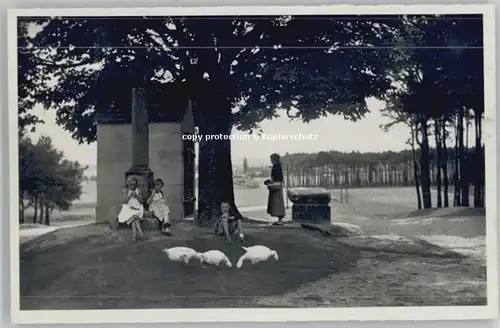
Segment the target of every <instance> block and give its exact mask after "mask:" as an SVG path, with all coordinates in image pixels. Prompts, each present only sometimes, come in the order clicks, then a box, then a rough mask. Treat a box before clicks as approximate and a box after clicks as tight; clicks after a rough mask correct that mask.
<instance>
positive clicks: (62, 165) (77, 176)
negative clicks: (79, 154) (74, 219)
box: [19, 136, 86, 210]
mask: <svg viewBox="0 0 500 328" xmlns="http://www.w3.org/2000/svg"><path fill="white" fill-rule="evenodd" d="M85 169H86V168H85V167H84V166H82V165H80V164H79V163H78V162H73V161H69V160H67V159H65V158H64V155H63V153H62V152H60V151H58V150H57V149H55V148H54V146H53V144H52V140H51V139H50V138H49V137H45V136H44V137H41V138H40V139H39V140H38V141H37V142H36V143H33V142H32V140H31V139H30V138H29V137H23V138H22V139H21V140H20V142H19V187H20V188H19V189H20V201H22V202H23V201H24V200H30V201H31V203H32V204H35V203H36V204H38V203H41V204H42V205H43V206H48V207H49V208H50V209H53V208H57V209H60V210H68V209H69V207H70V206H71V203H72V202H73V201H74V200H76V199H78V198H79V197H80V195H81V193H82V186H81V182H82V181H83V172H84V170H85Z"/></svg>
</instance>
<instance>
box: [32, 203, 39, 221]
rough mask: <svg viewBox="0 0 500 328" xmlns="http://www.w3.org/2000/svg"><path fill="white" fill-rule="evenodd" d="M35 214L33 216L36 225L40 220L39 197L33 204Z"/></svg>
mask: <svg viewBox="0 0 500 328" xmlns="http://www.w3.org/2000/svg"><path fill="white" fill-rule="evenodd" d="M33 209H34V214H33V223H36V221H37V218H38V197H35V201H34V204H33Z"/></svg>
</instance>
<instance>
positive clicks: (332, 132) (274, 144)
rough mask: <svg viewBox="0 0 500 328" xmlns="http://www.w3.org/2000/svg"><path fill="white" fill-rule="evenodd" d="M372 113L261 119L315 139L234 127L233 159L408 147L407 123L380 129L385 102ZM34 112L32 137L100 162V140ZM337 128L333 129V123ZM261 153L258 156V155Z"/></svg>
mask: <svg viewBox="0 0 500 328" xmlns="http://www.w3.org/2000/svg"><path fill="white" fill-rule="evenodd" d="M367 104H368V108H369V109H370V112H369V113H368V114H367V115H366V116H365V118H363V119H361V120H358V121H357V122H352V121H349V120H345V119H344V118H342V117H341V116H334V115H329V116H327V117H324V118H320V119H316V120H313V121H310V122H309V123H304V122H302V121H300V120H290V119H289V118H288V117H286V116H283V115H281V116H280V117H278V118H275V119H272V120H265V121H263V122H261V124H260V127H261V129H262V132H263V133H264V134H267V135H274V136H279V135H281V136H286V135H298V134H299V133H301V134H303V135H310V134H313V135H317V139H316V140H275V141H273V140H262V139H261V140H258V141H257V140H253V139H252V138H245V136H248V135H249V134H248V132H245V131H238V130H236V129H233V131H232V135H235V136H236V138H237V139H236V140H232V141H231V154H232V162H233V164H235V163H241V162H242V161H243V159H244V158H245V157H246V158H247V160H248V163H249V164H250V165H262V164H267V163H268V161H269V160H268V157H269V154H271V153H273V152H278V153H281V154H283V155H284V154H285V153H289V154H293V153H317V152H320V151H325V152H328V151H341V152H358V151H359V152H383V151H389V150H392V151H401V150H407V149H408V148H409V146H408V145H406V144H405V142H406V140H407V139H408V137H409V129H408V128H406V127H405V126H404V125H400V126H395V127H394V128H393V129H391V130H390V131H389V132H384V131H382V129H380V128H379V126H380V125H381V124H387V123H388V122H390V119H388V118H385V117H383V116H382V115H381V113H380V109H381V108H383V102H381V101H379V100H376V99H368V100H367ZM35 113H36V115H37V116H39V117H40V118H41V119H43V120H44V121H45V123H41V124H37V125H36V131H35V132H30V133H29V134H28V135H29V136H30V137H31V138H32V139H33V140H35V141H36V140H38V139H39V138H40V137H41V136H49V137H51V138H52V141H53V143H54V146H55V147H56V148H57V149H59V150H61V151H62V152H64V154H65V156H66V158H68V159H70V160H73V161H78V162H79V163H81V164H84V165H96V164H97V142H93V143H91V144H86V143H84V144H78V142H77V141H76V140H75V139H73V138H72V137H71V135H70V133H69V132H67V131H65V130H64V129H63V128H62V127H61V126H58V125H57V124H56V122H55V111H54V110H51V109H49V110H45V109H44V108H43V107H41V106H37V108H36V109H35ZM332 125H333V126H334V127H335V128H333V129H332V128H331V126H332ZM353 133H354V134H356V135H359V134H360V133H363V134H365V136H364V137H363V138H345V135H346V134H353ZM259 153H260V154H261V155H256V154H259Z"/></svg>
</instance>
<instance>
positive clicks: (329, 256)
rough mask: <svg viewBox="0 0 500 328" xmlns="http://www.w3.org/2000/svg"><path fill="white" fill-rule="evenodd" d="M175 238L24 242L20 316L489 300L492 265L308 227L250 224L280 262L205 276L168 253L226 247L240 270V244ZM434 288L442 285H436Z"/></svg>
mask: <svg viewBox="0 0 500 328" xmlns="http://www.w3.org/2000/svg"><path fill="white" fill-rule="evenodd" d="M174 231H175V235H174V236H173V237H164V236H161V235H159V234H157V233H156V232H153V233H152V234H151V235H150V236H149V239H148V240H147V241H143V242H139V243H137V244H132V243H130V231H126V230H119V231H116V230H110V229H109V228H105V227H102V226H95V225H92V226H85V227H78V228H67V229H60V230H57V231H54V232H52V233H49V234H47V235H45V236H42V237H39V238H37V239H34V240H32V241H29V242H27V243H26V244H24V245H21V252H20V254H21V266H20V268H21V271H20V282H21V309H23V310H33V309H44V310H57V309H65V310H68V309H143V308H210V307H229V308H230V307H308V306H335V307H342V306H397V305H402V304H404V305H406V306H412V305H413V306H418V305H424V304H425V305H465V304H484V303H485V288H483V287H481V286H482V285H481V283H482V282H484V280H485V267H484V266H483V265H480V264H477V263H474V264H467V262H466V261H467V259H464V258H463V257H461V256H455V255H453V254H450V255H449V256H448V257H443V256H441V257H432V256H426V257H420V256H418V255H409V254H407V253H397V252H393V253H387V252H383V251H376V250H374V251H366V250H362V249H361V248H359V247H354V246H350V245H348V244H346V243H342V242H340V241H339V240H336V239H335V238H325V237H322V236H320V235H319V234H317V233H314V232H310V231H306V230H303V229H295V228H267V227H263V226H261V225H256V224H249V225H247V240H246V242H245V243H244V245H253V244H264V245H267V246H269V247H270V248H273V249H275V250H276V251H277V252H278V254H279V256H280V260H279V262H273V261H270V262H266V263H262V264H261V265H259V266H258V267H256V268H252V267H251V266H244V267H243V269H236V268H234V267H233V268H232V269H227V268H209V269H205V270H204V269H202V268H201V267H200V265H199V264H198V263H192V264H190V265H188V266H187V267H183V266H182V265H180V264H178V263H173V262H170V261H168V259H167V258H166V257H165V255H164V254H163V253H162V252H161V249H163V248H168V247H172V246H178V245H184V246H189V247H193V248H195V249H197V250H199V251H205V250H209V249H220V250H222V251H224V252H225V253H226V254H227V255H228V256H229V258H230V260H231V261H232V262H233V264H235V262H236V261H237V259H238V257H239V256H240V255H241V254H242V250H241V248H240V246H241V245H240V244H239V243H235V244H233V245H227V244H226V243H224V242H223V240H222V239H220V238H214V236H213V234H212V232H211V231H210V230H209V229H201V228H194V227H193V226H192V225H191V224H188V223H185V222H183V223H180V224H178V225H177V226H176V227H175V229H174ZM450 277H451V278H454V279H455V280H453V279H451V278H450ZM457 277H462V278H463V279H464V281H472V282H476V285H475V286H476V289H475V290H473V291H471V289H470V286H469V285H467V286H465V285H464V286H465V287H463V288H462V289H460V288H459V287H457V286H455V285H453V284H454V283H456V281H458V280H456V279H458V278H457ZM441 278H442V279H441ZM445 278H446V279H448V280H446V279H445ZM434 281H435V282H436V283H438V285H439V283H440V284H441V285H439V286H441V287H439V288H437V287H433V288H429V287H428V286H429V285H428V283H429V282H434ZM425 286H427V287H425ZM478 286H479V287H478ZM423 288H426V289H423ZM467 288H468V289H467Z"/></svg>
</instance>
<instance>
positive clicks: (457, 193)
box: [453, 118, 461, 207]
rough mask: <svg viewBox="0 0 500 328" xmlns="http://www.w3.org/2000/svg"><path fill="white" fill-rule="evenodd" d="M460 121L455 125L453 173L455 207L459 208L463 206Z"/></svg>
mask: <svg viewBox="0 0 500 328" xmlns="http://www.w3.org/2000/svg"><path fill="white" fill-rule="evenodd" d="M459 121H460V119H459V118H457V122H456V125H455V170H454V172H453V187H454V195H453V206H455V207H458V206H461V198H460V176H459V172H460V165H461V162H460V152H459V125H460V123H459Z"/></svg>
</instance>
